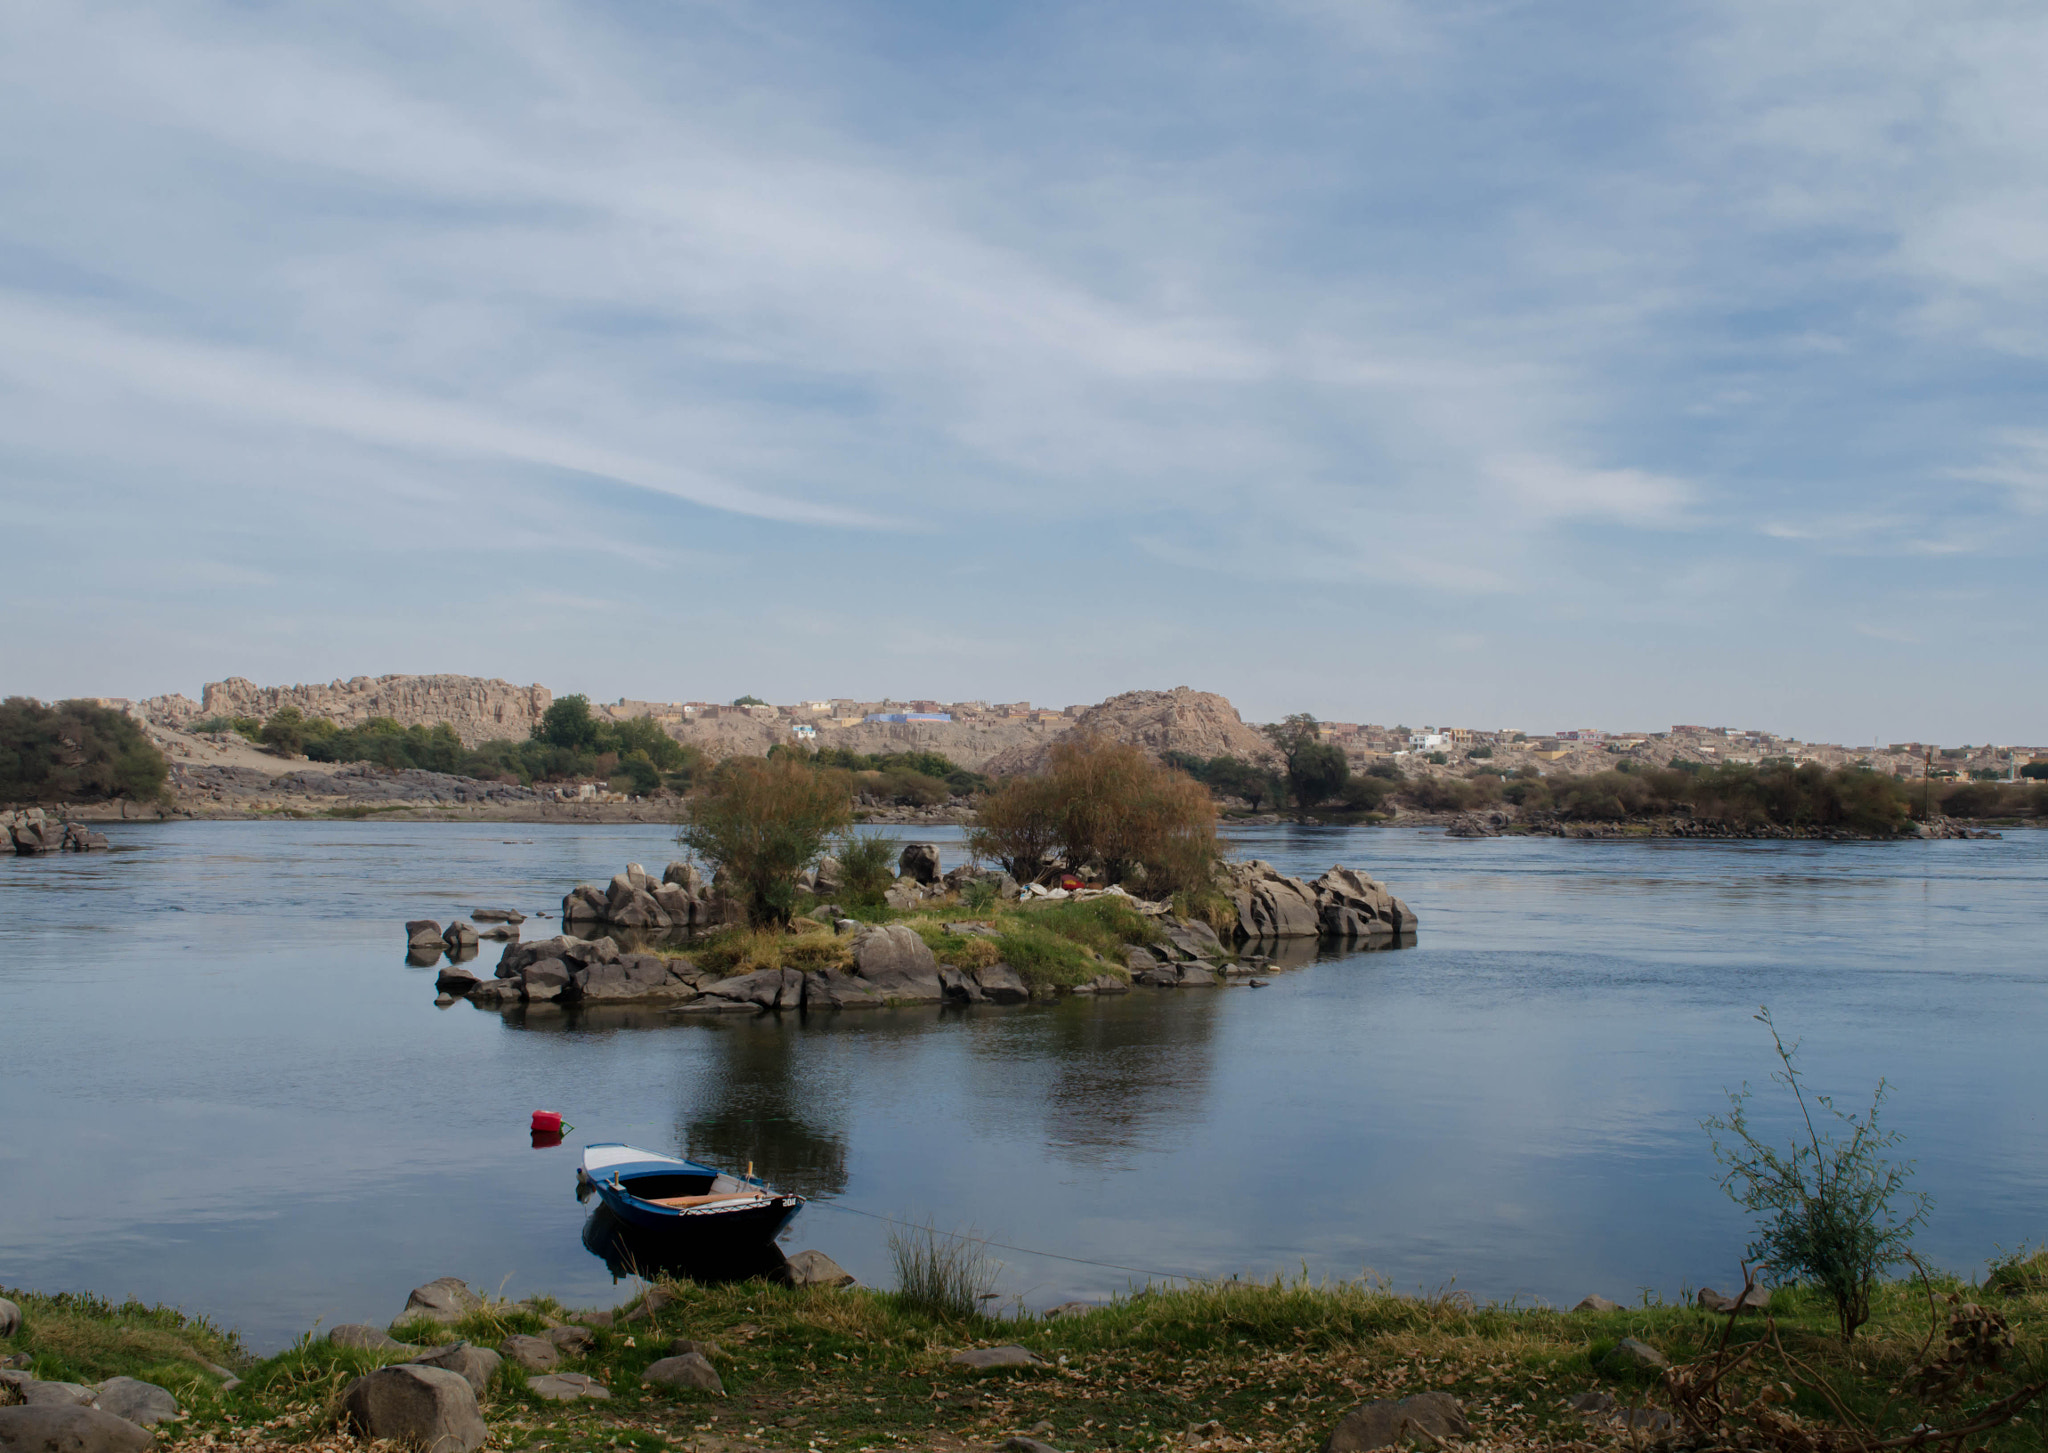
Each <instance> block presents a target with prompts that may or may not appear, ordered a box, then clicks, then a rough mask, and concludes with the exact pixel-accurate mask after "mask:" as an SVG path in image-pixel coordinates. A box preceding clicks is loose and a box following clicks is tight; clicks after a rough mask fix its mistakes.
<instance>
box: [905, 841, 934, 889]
mask: <svg viewBox="0 0 2048 1453" xmlns="http://www.w3.org/2000/svg"><path fill="white" fill-rule="evenodd" d="M896 871H897V872H898V873H900V874H902V875H903V876H904V877H906V878H908V879H910V880H911V881H912V882H914V883H916V884H917V885H918V886H920V887H925V886H928V885H930V884H932V883H936V882H938V881H939V845H938V844H937V843H906V844H904V847H903V854H902V856H901V857H899V858H897V860H896Z"/></svg>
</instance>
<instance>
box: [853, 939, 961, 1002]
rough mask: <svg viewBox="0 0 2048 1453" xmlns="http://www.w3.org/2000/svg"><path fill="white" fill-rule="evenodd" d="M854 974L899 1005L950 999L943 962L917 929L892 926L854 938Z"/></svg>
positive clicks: (877, 992) (885, 997) (882, 995)
mask: <svg viewBox="0 0 2048 1453" xmlns="http://www.w3.org/2000/svg"><path fill="white" fill-rule="evenodd" d="M853 967H854V972H855V973H857V974H859V975H860V976H861V977H862V978H863V979H865V980H867V982H868V986H869V987H870V988H871V989H872V990H873V991H874V992H875V993H876V994H879V995H880V996H881V997H882V998H884V999H887V1000H890V1001H891V1002H893V1003H897V1004H937V1003H939V1002H940V1001H941V1000H943V999H944V998H945V997H946V992H945V986H944V985H942V984H941V983H940V982H939V961H938V959H937V958H935V957H934V956H933V955H932V951H931V949H930V948H928V947H927V946H926V944H925V941H924V940H923V939H922V938H920V937H918V934H917V930H916V929H914V928H910V927H908V926H907V925H905V924H901V923H891V924H885V925H883V926H880V927H870V928H867V929H865V930H863V931H861V932H859V933H857V934H855V935H854V939H853Z"/></svg>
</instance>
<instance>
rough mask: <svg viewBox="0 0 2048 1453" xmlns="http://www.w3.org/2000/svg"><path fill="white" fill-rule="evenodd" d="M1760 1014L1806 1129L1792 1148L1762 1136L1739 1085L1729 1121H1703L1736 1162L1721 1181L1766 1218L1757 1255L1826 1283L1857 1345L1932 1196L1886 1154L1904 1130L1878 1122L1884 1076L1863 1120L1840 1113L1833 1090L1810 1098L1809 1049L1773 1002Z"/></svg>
mask: <svg viewBox="0 0 2048 1453" xmlns="http://www.w3.org/2000/svg"><path fill="white" fill-rule="evenodd" d="M1755 1017H1756V1019H1757V1022H1758V1023H1760V1024H1762V1025H1763V1026H1764V1027H1765V1028H1766V1029H1768V1030H1769V1031H1770V1034H1771V1044H1772V1045H1773V1046H1774V1047H1775V1048H1776V1049H1777V1052H1778V1062H1779V1064H1780V1065H1782V1066H1783V1068H1782V1069H1781V1070H1778V1071H1776V1072H1774V1073H1773V1074H1772V1075H1771V1078H1772V1079H1773V1080H1774V1081H1776V1082H1777V1083H1778V1084H1780V1085H1783V1086H1784V1087H1785V1088H1786V1089H1788V1090H1790V1091H1791V1092H1792V1098H1793V1101H1794V1103H1795V1104H1796V1105H1797V1107H1798V1110H1799V1121H1800V1124H1801V1126H1802V1127H1803V1130H1802V1133H1800V1134H1798V1135H1795V1137H1794V1138H1793V1140H1792V1142H1791V1145H1790V1146H1789V1147H1788V1148H1787V1149H1785V1150H1782V1151H1781V1150H1779V1149H1778V1148H1777V1147H1776V1146H1773V1145H1768V1144H1766V1143H1765V1142H1764V1141H1763V1140H1762V1139H1761V1138H1759V1137H1758V1135H1757V1134H1756V1133H1755V1132H1754V1131H1752V1130H1751V1129H1750V1126H1749V1118H1748V1109H1749V1099H1750V1089H1749V1086H1748V1085H1744V1086H1743V1087H1742V1089H1741V1091H1740V1092H1739V1093H1738V1092H1736V1091H1733V1090H1731V1091H1729V1093H1728V1102H1729V1111H1728V1114H1727V1116H1726V1117H1725V1118H1724V1117H1720V1116H1716V1117H1715V1118H1713V1119H1710V1120H1703V1121H1701V1122H1700V1125H1701V1128H1702V1129H1704V1130H1706V1131H1707V1132H1708V1134H1710V1135H1711V1136H1712V1137H1713V1144H1714V1159H1716V1160H1717V1161H1719V1162H1720V1163H1721V1164H1722V1165H1723V1166H1725V1167H1726V1168H1727V1169H1726V1173H1725V1174H1724V1175H1723V1176H1722V1177H1721V1188H1722V1189H1723V1190H1725V1191H1727V1193H1728V1198H1729V1199H1730V1200H1732V1201H1734V1202H1735V1204H1736V1205H1738V1206H1741V1207H1742V1208H1743V1209H1745V1210H1747V1211H1749V1212H1751V1213H1753V1214H1755V1215H1756V1216H1758V1217H1759V1218H1761V1224H1760V1225H1759V1226H1758V1228H1757V1236H1756V1239H1755V1240H1754V1241H1752V1242H1751V1243H1750V1246H1749V1253H1748V1254H1749V1259H1750V1260H1751V1261H1752V1262H1755V1263H1757V1264H1758V1265H1759V1266H1760V1267H1762V1268H1764V1269H1766V1270H1768V1271H1771V1272H1774V1273H1776V1274H1777V1275H1778V1276H1781V1277H1798V1278H1800V1279H1802V1280H1810V1281H1813V1282H1815V1283H1816V1284H1818V1285H1819V1287H1820V1289H1821V1290H1822V1291H1824V1292H1826V1293H1827V1295H1828V1297H1829V1298H1830V1299H1831V1300H1832V1301H1833V1302H1834V1304H1835V1317H1836V1322H1837V1325H1838V1326H1839V1327H1840V1329H1841V1333H1842V1340H1843V1341H1844V1342H1848V1341H1851V1340H1852V1339H1854V1337H1855V1336H1856V1329H1857V1328H1858V1327H1861V1326H1862V1325H1863V1324H1864V1323H1865V1322H1868V1321H1869V1320H1870V1293H1871V1291H1872V1290H1873V1289H1874V1288H1875V1287H1876V1285H1877V1281H1878V1278H1879V1277H1881V1276H1882V1275H1883V1274H1884V1272H1885V1270H1886V1269H1887V1268H1889V1267H1892V1266H1896V1265H1897V1264H1898V1263H1900V1262H1902V1261H1904V1260H1905V1259H1906V1257H1907V1250H1906V1248H1907V1244H1908V1243H1909V1242H1910V1241H1911V1240H1912V1239H1913V1231H1914V1228H1916V1227H1918V1226H1919V1225H1921V1224H1922V1223H1924V1222H1925V1221H1926V1219H1927V1211H1928V1207H1929V1206H1930V1205H1931V1204H1932V1203H1931V1200H1930V1198H1929V1197H1928V1196H1927V1195H1926V1194H1925V1193H1923V1192H1913V1193H1910V1194H1908V1193H1907V1192H1906V1189H1905V1185H1906V1181H1907V1179H1908V1178H1909V1177H1910V1176H1911V1175H1912V1174H1913V1167H1912V1164H1911V1163H1910V1162H1908V1163H1905V1164H1894V1163H1892V1162H1890V1161H1887V1160H1886V1159H1884V1156H1883V1152H1885V1151H1887V1150H1889V1149H1891V1147H1892V1146H1894V1145H1896V1144H1897V1143H1898V1141H1899V1135H1898V1132H1897V1131H1887V1130H1882V1129H1880V1128H1879V1126H1878V1112H1879V1111H1880V1110H1881V1109H1882V1108H1883V1107H1884V1097H1885V1091H1886V1088H1887V1086H1886V1084H1885V1082H1884V1081H1883V1080H1879V1081H1878V1082H1877V1094H1876V1096H1875V1097H1874V1098H1873V1099H1872V1101H1871V1103H1870V1109H1869V1110H1868V1111H1867V1112H1866V1113H1865V1114H1864V1115H1862V1116H1860V1117H1859V1116H1855V1115H1847V1114H1844V1113H1843V1112H1842V1111H1840V1110H1837V1109H1836V1108H1835V1102H1834V1101H1833V1100H1832V1099H1831V1098H1829V1097H1828V1096H1826V1095H1815V1096H1813V1097H1812V1098H1811V1103H1809V1102H1808V1096H1807V1093H1806V1088H1805V1086H1804V1085H1803V1084H1802V1083H1801V1081H1802V1079H1803V1076H1802V1074H1801V1072H1800V1070H1799V1067H1798V1066H1797V1065H1796V1064H1794V1063H1793V1056H1795V1055H1796V1054H1797V1053H1798V1052H1799V1046H1798V1045H1796V1044H1795V1045H1793V1046H1791V1047H1790V1048H1789V1049H1788V1048H1787V1047H1786V1045H1785V1041H1784V1040H1783V1039H1781V1038H1779V1036H1778V1026H1777V1025H1775V1024H1773V1023H1772V1022H1771V1011H1770V1010H1769V1009H1762V1010H1760V1011H1758V1013H1757V1015H1756V1016H1755ZM1815 1105H1818V1106H1819V1107H1820V1108H1821V1109H1823V1110H1825V1111H1826V1112H1827V1113H1828V1114H1829V1115H1831V1116H1833V1117H1834V1121H1835V1124H1836V1125H1837V1126H1838V1127H1840V1128H1841V1129H1842V1130H1844V1131H1846V1132H1847V1138H1846V1139H1838V1138H1837V1136H1836V1132H1835V1131H1834V1130H1827V1131H1823V1130H1821V1129H1820V1128H1819V1127H1818V1126H1817V1125H1816V1124H1815V1123H1814V1114H1813V1107H1814V1106H1815ZM1724 1135H1725V1136H1727V1137H1728V1139H1727V1140H1726V1141H1724V1140H1723V1139H1722V1136H1724ZM1895 1199H1897V1200H1902V1201H1903V1202H1904V1204H1905V1205H1908V1206H1910V1207H1911V1208H1912V1209H1911V1211H1910V1212H1909V1213H1908V1214H1905V1215H1901V1214H1900V1213H1899V1211H1898V1210H1895V1209H1894V1207H1893V1204H1892V1203H1893V1201H1894V1200H1895Z"/></svg>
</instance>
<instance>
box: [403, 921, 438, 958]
mask: <svg viewBox="0 0 2048 1453" xmlns="http://www.w3.org/2000/svg"><path fill="white" fill-rule="evenodd" d="M442 932H443V930H442V928H441V925H440V924H439V923H437V922H435V921H434V920H433V919H431V918H413V919H408V920H407V921H406V925H405V946H406V947H407V948H409V949H432V950H433V951H434V952H435V953H439V952H440V951H441V949H442V947H443V944H442V939H441V934H442Z"/></svg>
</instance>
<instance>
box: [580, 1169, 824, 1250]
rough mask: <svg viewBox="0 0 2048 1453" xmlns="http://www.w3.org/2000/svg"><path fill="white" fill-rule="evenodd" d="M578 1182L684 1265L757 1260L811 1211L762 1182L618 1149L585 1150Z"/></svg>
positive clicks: (652, 1246)
mask: <svg viewBox="0 0 2048 1453" xmlns="http://www.w3.org/2000/svg"><path fill="white" fill-rule="evenodd" d="M578 1179H579V1180H580V1181H582V1182H583V1184H585V1185H587V1186H589V1187H590V1188H591V1189H592V1190H595V1191H596V1192H597V1194H598V1196H599V1198H600V1199H602V1200H603V1202H604V1204H605V1208H606V1209H607V1210H609V1211H610V1212H611V1213H612V1215H613V1217H615V1218H616V1219H617V1221H619V1222H620V1223H621V1224H622V1225H623V1226H625V1227H626V1228H629V1229H630V1230H631V1232H632V1233H634V1234H633V1239H634V1240H635V1241H636V1242H645V1243H648V1249H649V1250H651V1251H653V1252H655V1253H656V1255H657V1256H658V1257H659V1259H660V1260H662V1261H665V1262H670V1263H677V1264H681V1263H692V1264H697V1265H702V1266H706V1267H716V1266H717V1265H718V1264H719V1263H721V1262H725V1261H732V1262H752V1261H755V1260H758V1259H759V1258H760V1257H761V1256H762V1255H763V1253H764V1252H771V1253H772V1252H773V1251H774V1248H775V1235H776V1233H777V1232H779V1231H780V1230H782V1228H783V1227H784V1226H787V1225H788V1224H789V1221H790V1218H791V1217H792V1216H794V1215H796V1213H797V1212H798V1211H800V1210H802V1209H803V1204H804V1200H803V1197H802V1196H798V1195H792V1194H790V1193H788V1192H786V1191H773V1190H770V1189H769V1188H768V1187H767V1186H765V1185H763V1184H762V1183H761V1182H760V1181H758V1180H754V1179H751V1178H749V1177H745V1176H735V1175H729V1174H727V1173H725V1172H724V1171H719V1170H714V1169H712V1168H711V1167H710V1166H708V1165H699V1164H697V1163H696V1162H695V1161H689V1160H677V1159H676V1158H675V1157H673V1156H667V1155H657V1154H656V1153H655V1152H653V1151H651V1150H641V1149H639V1148H638V1147H636V1146H631V1145H621V1144H619V1143H618V1142H616V1141H612V1142H606V1143H602V1144H598V1145H589V1146H585V1147H584V1150H583V1168H582V1170H581V1171H580V1172H579V1173H578ZM774 1259H775V1260H778V1261H779V1260H780V1259H781V1258H780V1256H779V1255H777V1256H775V1257H774Z"/></svg>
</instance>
